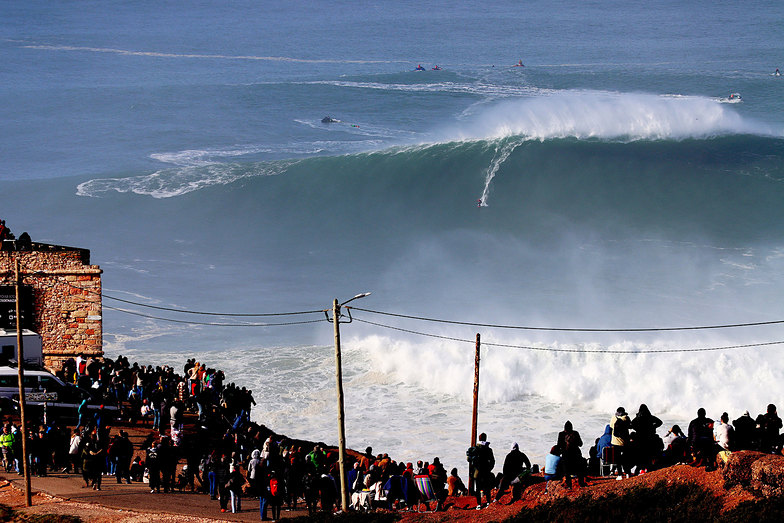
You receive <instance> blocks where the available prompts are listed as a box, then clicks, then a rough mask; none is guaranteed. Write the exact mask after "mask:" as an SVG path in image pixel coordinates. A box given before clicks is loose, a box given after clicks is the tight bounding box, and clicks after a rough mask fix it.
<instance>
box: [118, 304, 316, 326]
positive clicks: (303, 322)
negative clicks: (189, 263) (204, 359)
mask: <svg viewBox="0 0 784 523" xmlns="http://www.w3.org/2000/svg"><path fill="white" fill-rule="evenodd" d="M104 308H105V309H109V310H113V311H117V312H124V313H125V314H131V315H133V316H140V317H142V318H148V319H151V320H161V321H168V322H171V323H185V324H187V325H209V326H211V327H278V326H287V325H305V324H307V323H321V322H322V321H324V320H322V319H319V320H307V321H291V322H283V323H217V322H204V321H188V320H175V319H172V318H162V317H160V316H152V315H149V314H142V313H141V312H136V311H129V310H127V309H120V308H117V307H110V306H109V305H104Z"/></svg>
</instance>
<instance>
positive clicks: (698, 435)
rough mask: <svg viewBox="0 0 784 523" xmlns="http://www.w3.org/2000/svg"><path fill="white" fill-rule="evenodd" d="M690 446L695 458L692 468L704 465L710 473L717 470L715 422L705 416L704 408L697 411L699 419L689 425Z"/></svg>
mask: <svg viewBox="0 0 784 523" xmlns="http://www.w3.org/2000/svg"><path fill="white" fill-rule="evenodd" d="M689 445H691V452H692V455H693V456H694V461H693V462H692V463H691V465H692V466H695V467H698V466H701V465H704V466H705V470H706V471H708V472H710V471H712V470H714V469H715V466H714V463H713V460H714V458H715V456H716V454H715V452H714V450H713V449H714V442H713V420H712V419H710V418H708V417H706V416H705V409H703V408H702V407H700V408H699V409H698V410H697V417H696V418H694V419H693V420H691V423H689Z"/></svg>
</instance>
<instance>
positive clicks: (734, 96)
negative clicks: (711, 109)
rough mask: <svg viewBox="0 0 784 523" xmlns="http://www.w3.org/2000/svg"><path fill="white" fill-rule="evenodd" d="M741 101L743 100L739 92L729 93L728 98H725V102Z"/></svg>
mask: <svg viewBox="0 0 784 523" xmlns="http://www.w3.org/2000/svg"><path fill="white" fill-rule="evenodd" d="M742 101H743V98H741V96H740V94H738V93H732V94H730V96H729V98H727V102H729V103H731V104H736V103H739V102H742Z"/></svg>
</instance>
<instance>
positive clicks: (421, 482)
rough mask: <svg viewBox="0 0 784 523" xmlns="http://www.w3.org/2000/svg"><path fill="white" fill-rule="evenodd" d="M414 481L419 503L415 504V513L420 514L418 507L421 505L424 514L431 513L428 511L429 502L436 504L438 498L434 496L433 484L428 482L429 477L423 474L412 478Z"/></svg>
mask: <svg viewBox="0 0 784 523" xmlns="http://www.w3.org/2000/svg"><path fill="white" fill-rule="evenodd" d="M414 481H415V482H416V486H417V489H419V501H418V502H417V512H420V510H419V507H420V505H421V504H423V503H424V505H425V507H426V510H425V512H432V511H431V510H430V502H431V501H436V502H437V501H438V497H437V496H436V492H435V490H434V489H433V483H432V482H431V481H430V476H427V475H424V474H423V475H419V476H414ZM436 507H437V505H436Z"/></svg>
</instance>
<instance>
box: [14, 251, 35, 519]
mask: <svg viewBox="0 0 784 523" xmlns="http://www.w3.org/2000/svg"><path fill="white" fill-rule="evenodd" d="M21 286H22V277H21V276H20V274H19V258H16V367H17V369H18V371H19V418H20V419H19V424H20V425H21V427H20V431H19V433H20V434H21V435H22V459H21V460H19V461H21V463H22V471H23V473H24V484H25V505H26V506H28V507H31V506H33V498H32V494H31V493H30V467H28V466H27V427H26V426H25V423H26V421H25V391H24V345H23V341H22V307H21V305H20V302H21V292H20V287H21Z"/></svg>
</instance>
